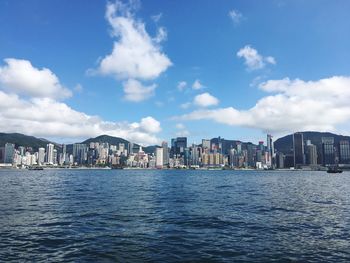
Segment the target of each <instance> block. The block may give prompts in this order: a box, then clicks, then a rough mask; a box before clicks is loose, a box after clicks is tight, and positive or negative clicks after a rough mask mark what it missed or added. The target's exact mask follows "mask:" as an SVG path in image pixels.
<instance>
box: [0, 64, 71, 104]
mask: <svg viewBox="0 0 350 263" xmlns="http://www.w3.org/2000/svg"><path fill="white" fill-rule="evenodd" d="M4 61H5V63H6V65H3V66H0V88H2V89H3V90H6V91H8V92H11V93H16V94H20V95H26V96H31V97H38V98H55V99H63V98H67V97H70V96H72V92H71V91H70V90H68V89H66V88H65V87H63V86H62V84H61V83H60V81H59V79H58V77H57V76H56V75H55V74H54V73H52V71H51V70H49V69H47V68H42V69H38V68H35V67H33V65H32V64H31V62H30V61H28V60H23V59H15V58H7V59H5V60H4Z"/></svg>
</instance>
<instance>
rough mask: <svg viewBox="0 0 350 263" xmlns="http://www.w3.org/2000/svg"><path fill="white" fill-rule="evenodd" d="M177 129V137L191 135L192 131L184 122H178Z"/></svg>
mask: <svg viewBox="0 0 350 263" xmlns="http://www.w3.org/2000/svg"><path fill="white" fill-rule="evenodd" d="M175 128H176V129H177V131H176V132H175V136H177V137H186V136H189V135H190V132H189V131H188V130H187V129H186V126H185V125H183V124H182V123H177V124H176V125H175Z"/></svg>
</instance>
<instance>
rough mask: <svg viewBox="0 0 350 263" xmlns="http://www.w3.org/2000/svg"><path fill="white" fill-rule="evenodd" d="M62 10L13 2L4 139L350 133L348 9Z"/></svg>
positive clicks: (3, 80)
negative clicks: (7, 135)
mask: <svg viewBox="0 0 350 263" xmlns="http://www.w3.org/2000/svg"><path fill="white" fill-rule="evenodd" d="M60 3H61V2H58V1H52V2H50V3H47V2H45V1H33V2H28V1H2V2H1V3H0V22H1V24H2V25H3V26H2V27H1V28H0V35H1V41H0V123H1V124H0V131H1V132H19V133H23V134H29V135H33V136H36V137H45V138H49V139H51V140H53V141H57V142H60V143H71V142H75V141H79V140H81V139H83V138H89V137H94V136H98V135H101V134H108V135H111V136H117V137H121V138H126V139H128V140H130V141H133V142H135V143H142V144H144V145H154V144H158V145H160V144H161V142H162V141H164V140H166V139H167V138H175V137H178V136H186V137H188V138H189V140H190V141H191V142H192V141H193V142H200V141H201V139H202V138H213V137H215V136H217V134H220V135H221V136H222V137H224V138H237V139H239V140H241V141H258V140H259V139H260V138H262V137H264V136H265V134H266V133H271V134H273V135H274V136H275V138H278V137H281V136H283V135H285V134H289V133H294V132H297V131H305V130H317V131H331V132H337V133H341V134H344V135H347V134H349V130H350V126H349V120H350V108H349V104H348V101H349V99H350V92H349V87H350V77H349V72H348V61H349V59H350V54H349V53H348V52H347V47H348V46H349V45H350V38H349V37H348V36H347V35H346V33H347V29H348V28H349V26H350V21H349V19H348V15H347V12H346V10H347V9H348V8H346V7H347V6H349V7H350V4H349V3H348V2H347V1H339V2H337V3H329V2H325V1H322V2H320V1H307V2H304V1H293V2H292V1H266V2H264V3H261V2H259V1H252V2H251V3H247V2H246V1H235V2H230V1H222V2H220V3H219V4H213V3H212V2H210V1H201V2H196V1H192V2H190V3H177V4H174V3H172V2H170V1H162V2H158V3H156V2H146V1H132V2H129V1H110V2H107V1H106V2H103V1H100V2H85V1H74V2H68V1H67V2H65V4H64V5H62V4H60ZM15 14H17V15H15ZM179 14H181V16H179ZM276 21H278V23H276ZM14 27H16V30H13V28H14ZM266 40H268V41H266ZM316 44H317V45H316ZM43 125H45V128H44V129H43ZM309 148H312V146H310V147H309Z"/></svg>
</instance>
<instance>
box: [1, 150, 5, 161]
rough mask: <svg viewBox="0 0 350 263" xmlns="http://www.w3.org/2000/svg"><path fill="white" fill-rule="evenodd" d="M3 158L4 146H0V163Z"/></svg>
mask: <svg viewBox="0 0 350 263" xmlns="http://www.w3.org/2000/svg"><path fill="white" fill-rule="evenodd" d="M4 158H5V147H0V163H3V162H4Z"/></svg>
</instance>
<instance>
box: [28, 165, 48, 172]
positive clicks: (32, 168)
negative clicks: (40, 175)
mask: <svg viewBox="0 0 350 263" xmlns="http://www.w3.org/2000/svg"><path fill="white" fill-rule="evenodd" d="M28 170H31V171H41V170H44V168H42V167H40V166H30V167H28Z"/></svg>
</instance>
